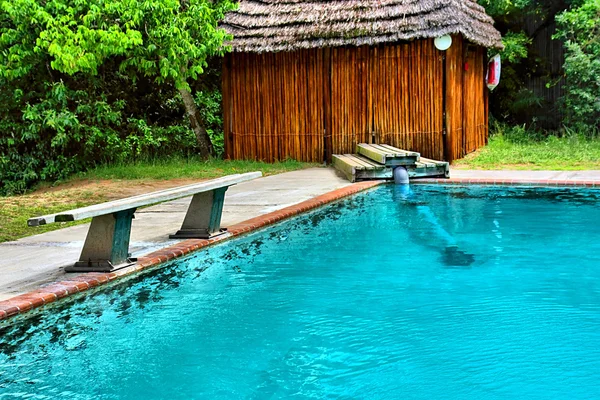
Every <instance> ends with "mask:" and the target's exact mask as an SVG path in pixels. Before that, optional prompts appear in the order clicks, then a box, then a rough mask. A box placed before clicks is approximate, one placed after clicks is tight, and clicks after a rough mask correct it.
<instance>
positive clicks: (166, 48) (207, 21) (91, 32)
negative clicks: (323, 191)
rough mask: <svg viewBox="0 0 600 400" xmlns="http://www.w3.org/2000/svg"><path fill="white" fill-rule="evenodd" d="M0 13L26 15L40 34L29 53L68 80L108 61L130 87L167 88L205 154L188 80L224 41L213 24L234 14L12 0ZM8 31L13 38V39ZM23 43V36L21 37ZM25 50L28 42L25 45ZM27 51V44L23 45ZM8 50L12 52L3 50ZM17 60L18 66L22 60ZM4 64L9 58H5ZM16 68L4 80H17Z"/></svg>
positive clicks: (186, 0)
mask: <svg viewBox="0 0 600 400" xmlns="http://www.w3.org/2000/svg"><path fill="white" fill-rule="evenodd" d="M5 3H8V2H3V8H5V9H11V10H12V12H13V14H19V13H21V14H25V15H26V17H27V18H29V19H30V20H31V21H32V22H33V23H34V24H36V25H37V26H39V27H40V29H39V31H38V32H36V33H37V37H36V38H35V40H34V43H35V46H33V49H27V51H28V52H30V53H32V54H31V57H35V55H36V53H39V52H45V53H47V54H48V55H49V56H50V57H51V59H52V61H51V63H50V67H51V68H52V69H54V70H57V71H59V72H62V73H65V74H68V75H77V74H91V75H96V74H98V70H99V68H100V66H101V65H102V64H103V63H105V62H106V61H107V60H109V59H115V58H116V59H117V60H118V68H119V70H120V71H121V73H123V74H126V75H129V77H130V78H131V79H133V81H135V80H136V79H137V78H138V77H142V76H143V77H145V78H151V79H153V80H154V81H155V82H157V83H164V82H171V83H172V84H173V85H174V86H175V87H176V88H177V90H178V91H179V93H180V95H181V99H182V101H183V104H184V106H185V109H186V112H187V115H188V118H189V120H190V124H191V127H192V129H193V131H194V133H195V135H196V138H197V140H198V144H199V151H200V155H201V156H202V157H208V156H209V155H210V154H211V153H212V145H211V142H210V138H209V136H208V135H207V133H206V130H205V129H204V126H203V123H202V120H201V117H200V114H199V112H198V109H197V107H196V104H195V102H194V98H193V97H192V94H191V89H190V85H189V83H188V81H189V80H190V79H194V80H195V79H197V78H198V77H199V76H200V75H201V74H202V72H203V69H204V68H205V67H206V65H207V63H206V59H207V57H209V56H211V55H217V54H219V55H221V54H223V52H224V51H225V48H224V46H223V43H224V41H225V40H226V39H227V35H226V33H225V32H224V31H223V30H222V29H219V27H218V22H219V21H220V20H221V19H222V18H223V16H224V14H225V13H226V12H227V11H229V10H232V9H233V8H234V3H232V2H231V1H230V0H214V1H211V0H119V1H114V0H50V1H47V2H38V1H36V0H12V1H11V2H10V4H5ZM18 33H19V30H18V29H17V30H14V32H13V35H18ZM26 36H27V35H26ZM27 40H31V38H30V37H28V38H27ZM29 43H31V42H29ZM22 48H27V43H22ZM10 51H11V52H12V51H13V50H12V49H11V50H10ZM19 51H20V50H19V49H15V50H14V53H15V55H16V56H18V57H20V58H21V59H23V58H24V57H28V56H30V55H29V54H23V55H21V54H19ZM9 59H10V57H9ZM9 67H10V66H9ZM19 68H22V67H21V66H15V68H14V69H12V70H10V68H7V70H6V71H7V72H5V74H8V75H7V76H10V74H13V75H17V74H19V73H20V72H19Z"/></svg>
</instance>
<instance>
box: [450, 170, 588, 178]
mask: <svg viewBox="0 0 600 400" xmlns="http://www.w3.org/2000/svg"><path fill="white" fill-rule="evenodd" d="M450 177H451V178H459V179H460V178H462V179H522V180H527V181H529V180H556V181H565V180H566V181H600V171H479V170H477V171H475V170H460V169H458V170H451V171H450Z"/></svg>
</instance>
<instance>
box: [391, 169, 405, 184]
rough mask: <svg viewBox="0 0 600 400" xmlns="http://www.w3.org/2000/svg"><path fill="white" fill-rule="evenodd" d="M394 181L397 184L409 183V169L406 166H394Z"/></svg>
mask: <svg viewBox="0 0 600 400" xmlns="http://www.w3.org/2000/svg"><path fill="white" fill-rule="evenodd" d="M394 182H395V183H396V185H408V171H407V170H406V168H405V167H396V168H394Z"/></svg>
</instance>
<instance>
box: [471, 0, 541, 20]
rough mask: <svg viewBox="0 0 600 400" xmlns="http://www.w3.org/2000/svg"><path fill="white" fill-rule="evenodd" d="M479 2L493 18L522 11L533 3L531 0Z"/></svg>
mask: <svg viewBox="0 0 600 400" xmlns="http://www.w3.org/2000/svg"><path fill="white" fill-rule="evenodd" d="M479 4H481V5H482V6H484V7H485V11H486V12H487V13H488V14H489V15H491V16H492V17H494V18H497V19H499V18H510V16H511V15H513V14H519V13H522V12H523V10H525V9H527V8H529V7H531V6H532V5H533V4H534V1H533V0H515V1H511V0H480V1H479Z"/></svg>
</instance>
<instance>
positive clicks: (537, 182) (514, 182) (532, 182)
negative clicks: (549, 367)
mask: <svg viewBox="0 0 600 400" xmlns="http://www.w3.org/2000/svg"><path fill="white" fill-rule="evenodd" d="M432 183H436V184H446V185H494V186H553V187H554V186H567V187H592V188H593V187H598V188H600V181H592V180H586V181H583V180H581V181H575V180H561V179H500V178H499V179H493V178H425V179H418V180H412V181H411V184H432Z"/></svg>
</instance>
